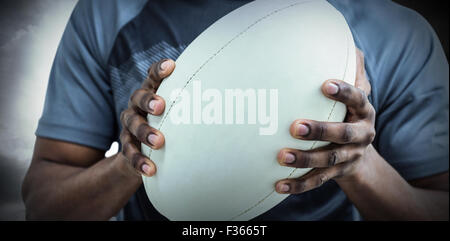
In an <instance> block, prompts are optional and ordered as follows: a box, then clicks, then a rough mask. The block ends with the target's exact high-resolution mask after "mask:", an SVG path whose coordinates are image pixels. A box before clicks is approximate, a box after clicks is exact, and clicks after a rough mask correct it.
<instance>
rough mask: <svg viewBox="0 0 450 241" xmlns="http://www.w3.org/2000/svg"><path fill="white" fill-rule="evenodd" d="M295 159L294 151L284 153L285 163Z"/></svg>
mask: <svg viewBox="0 0 450 241" xmlns="http://www.w3.org/2000/svg"><path fill="white" fill-rule="evenodd" d="M294 161H295V156H294V155H292V153H289V152H286V153H285V154H284V163H287V164H292V163H294Z"/></svg>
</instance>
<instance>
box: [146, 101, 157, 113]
mask: <svg viewBox="0 0 450 241" xmlns="http://www.w3.org/2000/svg"><path fill="white" fill-rule="evenodd" d="M156 104H158V101H157V100H151V101H150V103H148V107H149V108H150V111H151V112H154V111H155V107H156Z"/></svg>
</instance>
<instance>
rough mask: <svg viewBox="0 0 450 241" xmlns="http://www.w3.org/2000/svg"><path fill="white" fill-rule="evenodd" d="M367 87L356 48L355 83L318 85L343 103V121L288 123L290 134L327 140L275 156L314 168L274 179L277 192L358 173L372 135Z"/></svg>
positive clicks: (294, 191)
mask: <svg viewBox="0 0 450 241" xmlns="http://www.w3.org/2000/svg"><path fill="white" fill-rule="evenodd" d="M370 88H371V87H370V83H369V81H368V79H367V77H366V74H365V69H364V55H363V53H362V52H361V51H360V50H357V72H356V81H355V86H353V85H350V84H348V83H346V82H344V81H341V80H327V81H326V82H325V83H324V84H323V85H322V92H323V93H324V94H325V96H326V97H328V98H330V99H333V100H335V101H339V102H342V103H344V104H345V105H346V106H347V116H346V117H345V120H344V122H343V123H340V122H339V123H338V122H319V121H314V120H304V119H299V120H296V121H294V123H293V124H292V125H291V127H290V133H291V135H292V136H293V137H294V138H297V139H300V140H317V141H328V142H331V144H330V145H328V146H325V147H322V148H318V149H314V150H310V151H302V150H296V149H289V148H286V149H282V150H281V151H280V152H279V154H278V158H277V159H278V162H279V163H280V164H281V165H283V166H289V167H295V168H314V169H313V170H312V171H310V172H309V173H307V174H306V175H304V176H302V177H300V178H291V179H284V180H280V181H278V182H277V183H276V191H277V192H279V193H291V194H298V193H302V192H306V191H309V190H311V189H314V188H317V187H319V186H321V185H322V184H323V183H325V182H326V181H328V180H330V179H335V180H337V179H344V178H349V177H352V176H354V175H358V173H359V172H360V170H361V168H362V167H363V166H364V160H365V156H366V153H367V150H368V149H369V148H371V143H372V141H373V140H374V137H375V127H374V126H375V109H374V108H373V106H372V104H371V103H370V102H369V100H368V98H367V97H368V94H370V90H371V89H370Z"/></svg>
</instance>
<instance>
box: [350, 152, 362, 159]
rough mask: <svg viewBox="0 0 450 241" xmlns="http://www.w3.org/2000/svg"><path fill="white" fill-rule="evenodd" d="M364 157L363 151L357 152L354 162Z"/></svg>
mask: <svg viewBox="0 0 450 241" xmlns="http://www.w3.org/2000/svg"><path fill="white" fill-rule="evenodd" d="M362 157H363V153H362V151H356V152H355V154H353V158H352V161H356V160H359V159H361V158H362Z"/></svg>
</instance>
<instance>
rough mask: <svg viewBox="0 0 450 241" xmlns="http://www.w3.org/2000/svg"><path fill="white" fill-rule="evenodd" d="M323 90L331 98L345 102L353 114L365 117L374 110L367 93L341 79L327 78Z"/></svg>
mask: <svg viewBox="0 0 450 241" xmlns="http://www.w3.org/2000/svg"><path fill="white" fill-rule="evenodd" d="M322 92H323V93H324V94H325V95H326V96H327V97H329V98H331V99H333V100H336V101H339V102H342V103H344V104H345V105H346V106H347V108H348V110H349V111H350V112H351V113H352V114H356V115H358V116H359V117H362V118H365V117H367V116H369V115H370V114H371V113H372V112H373V111H374V110H373V107H372V105H371V104H370V102H369V99H368V98H367V95H366V93H365V92H364V91H363V90H361V89H359V88H356V87H355V86H353V85H350V84H348V83H346V82H344V81H341V80H327V81H326V82H325V83H324V84H323V85H322Z"/></svg>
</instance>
